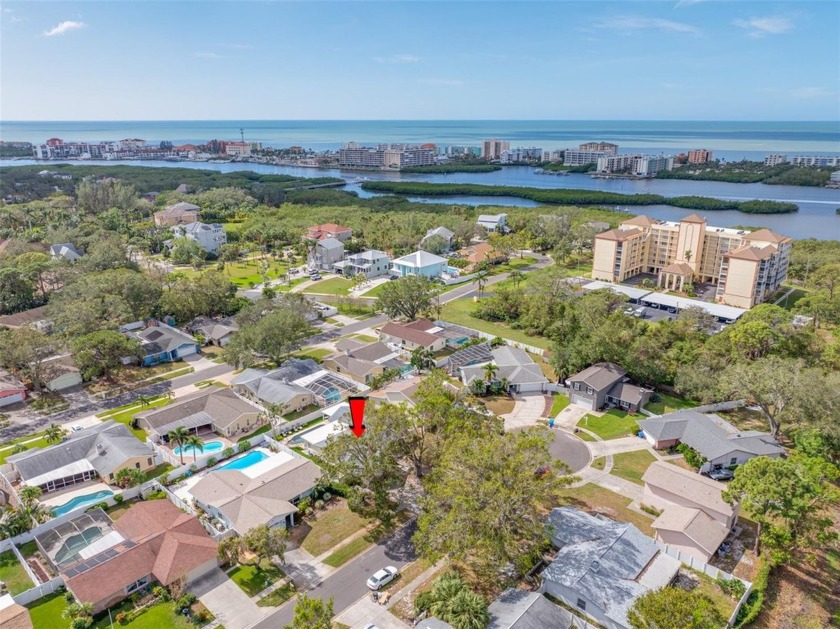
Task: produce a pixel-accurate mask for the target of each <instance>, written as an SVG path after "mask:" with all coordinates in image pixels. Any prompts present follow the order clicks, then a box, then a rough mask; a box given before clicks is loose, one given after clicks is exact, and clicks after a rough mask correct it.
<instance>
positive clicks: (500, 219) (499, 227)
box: [475, 214, 508, 234]
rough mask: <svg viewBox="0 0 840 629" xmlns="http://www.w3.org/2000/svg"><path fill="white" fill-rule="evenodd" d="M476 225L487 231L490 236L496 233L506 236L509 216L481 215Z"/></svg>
mask: <svg viewBox="0 0 840 629" xmlns="http://www.w3.org/2000/svg"><path fill="white" fill-rule="evenodd" d="M475 223H476V225H478V226H480V227H483V228H484V229H486V230H487V233H489V234H492V233H494V232H498V233H500V234H504V233H505V232H507V231H508V226H507V214H480V215H479V216H478V220H477V221H476V222H475Z"/></svg>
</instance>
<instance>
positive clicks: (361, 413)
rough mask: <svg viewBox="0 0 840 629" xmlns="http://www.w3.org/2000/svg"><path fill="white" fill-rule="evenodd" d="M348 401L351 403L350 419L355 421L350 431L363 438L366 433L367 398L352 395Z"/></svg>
mask: <svg viewBox="0 0 840 629" xmlns="http://www.w3.org/2000/svg"><path fill="white" fill-rule="evenodd" d="M347 401H348V402H350V419H352V420H353V425H352V426H351V427H350V430H352V431H353V434H354V435H356V436H357V437H361V436H362V435H363V434H364V432H365V425H364V423H363V422H364V419H365V402H367V397H365V396H363V395H352V396H350V397H349V398H347Z"/></svg>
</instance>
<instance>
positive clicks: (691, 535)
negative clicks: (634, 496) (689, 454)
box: [642, 461, 739, 561]
mask: <svg viewBox="0 0 840 629" xmlns="http://www.w3.org/2000/svg"><path fill="white" fill-rule="evenodd" d="M642 481H644V483H645V489H644V494H643V497H642V503H643V504H645V505H647V506H649V507H654V508H656V509H659V510H660V511H661V513H660V515H659V517H658V518H657V519H656V520H655V521H654V522H653V524H652V525H651V526H652V527H653V529H654V530H655V531H656V535H655V539H656V541H658V542H662V543H663V544H668V545H669V546H674V547H676V548H679V550H681V551H683V552H686V553H688V554H689V555H691V556H693V557H697V558H698V559H700V560H702V561H708V560H709V559H710V558H711V557H712V556H714V554H715V552H716V551H717V549H718V547H719V546H720V545H721V543H722V542H723V541H724V539H726V537H727V535H729V531H730V530H731V529H732V527H734V526H735V524H736V523H737V522H738V507H739V506H738V505H737V504H735V505H732V504H730V503H728V502H726V501H725V500H724V499H723V495H722V494H723V492H724V491H725V490H726V485H724V484H723V483H719V482H718V481H715V480H712V479H711V478H706V477H705V476H701V475H700V474H697V473H695V472H692V471H690V470H685V469H683V468H681V467H678V466H676V465H672V464H671V463H668V462H665V461H654V462H653V463H652V464H651V465H650V467H648V469H647V470H646V471H645V473H644V475H643V476H642Z"/></svg>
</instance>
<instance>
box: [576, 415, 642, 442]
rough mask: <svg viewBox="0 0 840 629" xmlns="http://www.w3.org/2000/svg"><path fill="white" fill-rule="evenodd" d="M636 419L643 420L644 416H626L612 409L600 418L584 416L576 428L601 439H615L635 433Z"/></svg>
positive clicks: (636, 428)
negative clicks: (589, 431) (592, 433)
mask: <svg viewBox="0 0 840 629" xmlns="http://www.w3.org/2000/svg"><path fill="white" fill-rule="evenodd" d="M638 419H644V415H628V414H627V413H625V412H624V411H619V410H617V409H612V410H609V411H607V412H606V413H604V415H603V416H602V417H596V416H595V415H586V416H585V417H584V418H583V419H581V420H580V421H579V422H578V426H580V427H581V428H586V429H588V430H591V431H592V432H594V433H595V434H596V435H598V436H599V437H601V439H615V438H617V437H627V436H628V435H630V433H631V432H636V431H637V430H638V429H639V427H638V425H637V424H636V420H638Z"/></svg>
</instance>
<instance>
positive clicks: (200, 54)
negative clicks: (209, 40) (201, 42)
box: [193, 52, 224, 59]
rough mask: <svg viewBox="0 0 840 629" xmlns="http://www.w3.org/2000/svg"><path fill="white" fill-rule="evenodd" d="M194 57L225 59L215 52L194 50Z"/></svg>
mask: <svg viewBox="0 0 840 629" xmlns="http://www.w3.org/2000/svg"><path fill="white" fill-rule="evenodd" d="M193 57H197V58H199V59H224V57H223V56H222V55H220V54H218V53H215V52H194V53H193Z"/></svg>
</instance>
